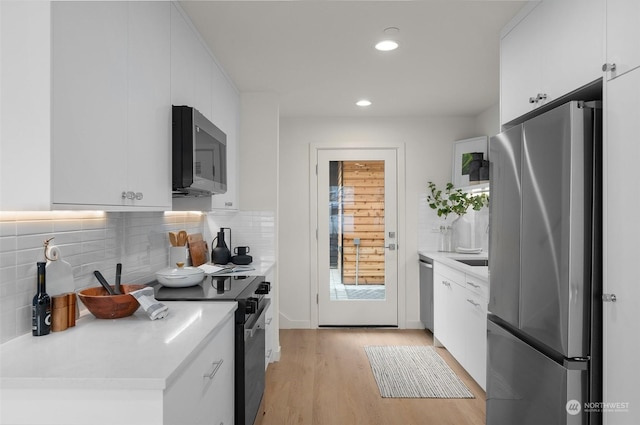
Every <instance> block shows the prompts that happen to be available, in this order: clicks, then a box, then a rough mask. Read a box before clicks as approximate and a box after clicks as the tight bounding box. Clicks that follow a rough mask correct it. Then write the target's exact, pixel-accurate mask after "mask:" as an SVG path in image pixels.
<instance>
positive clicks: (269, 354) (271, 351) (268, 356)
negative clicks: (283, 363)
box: [264, 348, 273, 359]
mask: <svg viewBox="0 0 640 425" xmlns="http://www.w3.org/2000/svg"><path fill="white" fill-rule="evenodd" d="M271 353H273V349H272V348H270V349H269V351H267V354H266V355H265V356H264V357H265V358H267V359H270V358H271Z"/></svg>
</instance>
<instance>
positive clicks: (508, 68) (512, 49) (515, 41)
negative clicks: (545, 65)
mask: <svg viewBox="0 0 640 425" xmlns="http://www.w3.org/2000/svg"><path fill="white" fill-rule="evenodd" d="M541 10H542V8H541V7H540V5H539V4H538V5H537V6H535V8H534V9H533V10H531V12H529V14H528V15H527V16H526V17H525V19H523V20H522V21H520V23H519V24H517V25H516V26H515V27H513V28H512V29H511V31H509V32H508V33H507V34H506V35H505V36H504V37H503V38H502V40H501V42H500V116H501V120H500V122H501V123H505V122H507V121H510V120H512V119H513V118H516V117H519V116H520V115H522V114H525V113H527V112H529V111H531V110H532V109H534V108H535V106H536V104H535V103H534V102H529V101H528V99H529V98H530V97H535V96H536V95H537V93H540V91H541V83H540V74H541V70H540V66H539V63H540V58H541V57H542V53H541V48H542V46H541V44H540V43H539V40H538V35H539V33H540V30H539V27H538V24H537V23H538V22H539V21H540V20H541V18H539V17H538V15H540V13H541Z"/></svg>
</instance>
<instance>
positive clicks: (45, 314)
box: [31, 262, 51, 336]
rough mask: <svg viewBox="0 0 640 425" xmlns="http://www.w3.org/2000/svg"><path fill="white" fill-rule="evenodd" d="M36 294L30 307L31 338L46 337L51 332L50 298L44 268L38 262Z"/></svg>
mask: <svg viewBox="0 0 640 425" xmlns="http://www.w3.org/2000/svg"><path fill="white" fill-rule="evenodd" d="M37 265H38V292H37V293H36V295H35V296H34V297H33V304H32V307H31V333H32V334H33V336H42V335H48V334H49V332H51V298H50V297H49V295H47V288H46V277H45V267H46V265H47V263H44V262H38V263H37Z"/></svg>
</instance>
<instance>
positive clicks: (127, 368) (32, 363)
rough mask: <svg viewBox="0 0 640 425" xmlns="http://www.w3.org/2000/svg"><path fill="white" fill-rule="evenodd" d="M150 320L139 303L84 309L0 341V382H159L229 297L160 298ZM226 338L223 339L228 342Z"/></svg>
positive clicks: (180, 363) (156, 385)
mask: <svg viewBox="0 0 640 425" xmlns="http://www.w3.org/2000/svg"><path fill="white" fill-rule="evenodd" d="M165 304H166V305H167V306H169V314H168V315H167V316H166V317H165V318H164V319H159V320H150V319H149V317H148V316H147V314H146V313H145V312H144V310H143V309H142V308H139V309H138V310H137V311H136V312H135V313H134V314H133V316H129V317H124V318H121V319H111V320H104V319H96V318H95V317H94V316H93V315H91V314H90V313H88V312H87V314H86V315H85V316H83V317H81V318H80V319H79V320H78V321H77V322H76V326H75V327H73V328H69V329H67V330H65V331H62V332H52V333H50V334H49V335H46V336H41V337H34V336H32V335H30V334H28V335H23V336H21V337H18V338H16V339H13V340H11V341H8V342H6V343H4V344H2V345H1V346H0V388H27V389H29V388H40V389H43V388H60V389H62V388H101V389H107V388H109V389H119V388H124V389H159V390H162V389H164V388H166V387H167V386H168V385H169V384H170V383H171V382H172V379H173V378H174V377H175V376H176V375H177V374H178V373H179V372H180V370H181V369H182V367H184V366H185V365H186V363H187V362H188V361H190V360H191V358H192V356H195V355H196V354H197V348H199V347H200V346H201V345H202V344H205V343H206V342H207V341H208V339H209V337H210V336H212V335H213V334H214V333H215V331H216V330H217V329H218V327H219V326H220V325H222V323H224V322H225V320H226V319H228V318H229V317H231V318H232V319H231V320H233V314H234V311H235V310H236V309H237V303H235V302H216V303H201V302H167V303H165ZM233 343H234V342H233V341H229V344H233Z"/></svg>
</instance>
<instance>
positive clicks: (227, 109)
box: [212, 64, 240, 210]
mask: <svg viewBox="0 0 640 425" xmlns="http://www.w3.org/2000/svg"><path fill="white" fill-rule="evenodd" d="M213 77H214V78H213V123H214V124H215V125H217V126H218V127H219V128H220V130H222V131H223V132H224V133H225V134H226V135H227V191H226V193H222V194H219V195H214V196H213V198H212V199H213V201H212V207H213V208H214V209H226V210H237V209H238V208H239V207H240V206H239V202H238V183H239V181H238V179H239V175H238V174H239V173H238V169H239V168H240V167H239V164H238V142H239V137H240V119H239V117H240V96H239V95H238V93H237V92H236V90H235V88H234V87H233V86H232V85H231V84H229V81H228V80H227V78H226V76H225V75H224V73H223V72H222V70H221V69H220V68H218V66H217V65H216V64H214V72H213Z"/></svg>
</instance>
